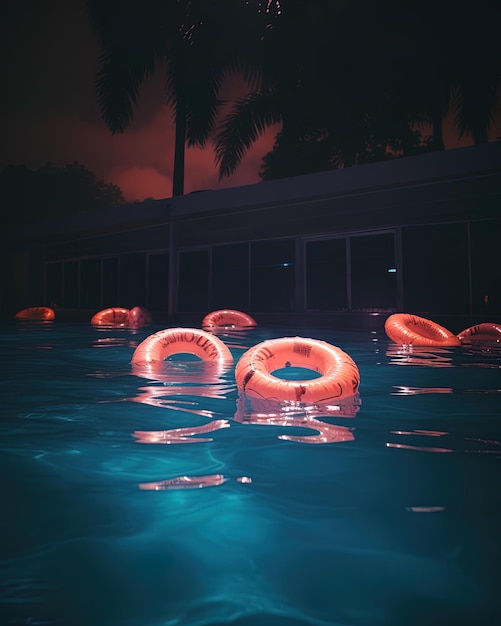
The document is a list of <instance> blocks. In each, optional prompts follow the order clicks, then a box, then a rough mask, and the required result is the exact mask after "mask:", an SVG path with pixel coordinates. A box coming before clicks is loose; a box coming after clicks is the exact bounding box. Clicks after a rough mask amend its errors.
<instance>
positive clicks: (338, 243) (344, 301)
mask: <svg viewBox="0 0 501 626" xmlns="http://www.w3.org/2000/svg"><path fill="white" fill-rule="evenodd" d="M306 308H307V309H309V310H321V311H344V310H346V309H347V308H348V296H347V290H346V240H345V239H329V240H325V241H309V242H307V243H306Z"/></svg>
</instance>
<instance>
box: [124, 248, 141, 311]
mask: <svg viewBox="0 0 501 626" xmlns="http://www.w3.org/2000/svg"><path fill="white" fill-rule="evenodd" d="M145 283H146V255H145V254H144V253H143V252H137V253H133V254H122V256H121V257H120V306H124V307H126V308H128V309H131V308H132V307H134V306H146V287H145Z"/></svg>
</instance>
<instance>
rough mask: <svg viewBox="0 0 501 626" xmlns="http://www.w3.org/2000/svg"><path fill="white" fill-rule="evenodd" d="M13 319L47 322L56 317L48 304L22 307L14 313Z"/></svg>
mask: <svg viewBox="0 0 501 626" xmlns="http://www.w3.org/2000/svg"><path fill="white" fill-rule="evenodd" d="M15 319H17V320H42V321H44V322H49V321H51V320H54V319H56V314H55V312H54V309H51V308H50V307H48V306H31V307H28V308H27V309H22V310H21V311H18V312H17V313H16V315H15Z"/></svg>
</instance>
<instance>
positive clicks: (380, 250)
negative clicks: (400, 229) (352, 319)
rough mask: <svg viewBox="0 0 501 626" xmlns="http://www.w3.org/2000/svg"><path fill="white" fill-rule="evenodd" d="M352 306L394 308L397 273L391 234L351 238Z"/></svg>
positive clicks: (379, 308)
mask: <svg viewBox="0 0 501 626" xmlns="http://www.w3.org/2000/svg"><path fill="white" fill-rule="evenodd" d="M350 259H351V298H352V301H351V302H352V304H351V308H352V309H353V310H358V311H360V310H372V311H377V310H385V311H387V310H394V309H395V308H396V305H397V275H396V272H394V271H393V270H395V269H396V267H395V243H394V237H393V233H385V234H381V235H363V236H360V237H351V238H350Z"/></svg>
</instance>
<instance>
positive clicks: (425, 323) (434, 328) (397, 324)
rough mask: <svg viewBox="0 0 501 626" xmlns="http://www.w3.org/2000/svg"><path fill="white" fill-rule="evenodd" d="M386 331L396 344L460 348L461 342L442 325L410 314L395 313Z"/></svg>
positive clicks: (390, 318)
mask: <svg viewBox="0 0 501 626" xmlns="http://www.w3.org/2000/svg"><path fill="white" fill-rule="evenodd" d="M384 329H385V331H386V334H387V335H388V337H389V338H390V339H391V340H392V341H394V342H395V343H398V344H401V345H413V346H459V345H460V344H461V342H460V341H459V339H458V338H457V337H456V335H454V333H452V332H451V331H449V330H447V329H446V328H444V327H443V326H440V324H437V323H436V322H432V321H431V320H428V319H426V318H425V317H418V316H417V315H411V314H409V313H394V314H393V315H390V317H389V318H388V319H387V320H386V322H385V324H384Z"/></svg>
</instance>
